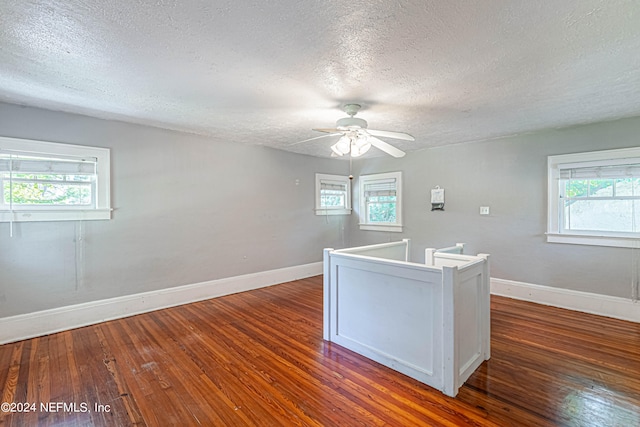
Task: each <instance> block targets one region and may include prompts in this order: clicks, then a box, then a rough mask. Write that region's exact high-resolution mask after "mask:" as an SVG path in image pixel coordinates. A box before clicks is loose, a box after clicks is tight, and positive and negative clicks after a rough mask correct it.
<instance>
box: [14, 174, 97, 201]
mask: <svg viewBox="0 0 640 427" xmlns="http://www.w3.org/2000/svg"><path fill="white" fill-rule="evenodd" d="M3 190H4V191H3V193H4V202H5V204H7V205H9V204H13V205H64V206H90V205H92V197H91V196H92V195H91V185H88V184H84V183H78V184H74V183H62V182H61V183H52V182H48V183H44V182H37V181H14V182H13V184H11V183H10V182H9V181H6V180H5V181H4V185H3Z"/></svg>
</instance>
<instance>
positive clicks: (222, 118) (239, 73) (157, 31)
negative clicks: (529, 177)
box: [0, 0, 640, 156]
mask: <svg viewBox="0 0 640 427" xmlns="http://www.w3.org/2000/svg"><path fill="white" fill-rule="evenodd" d="M0 101H4V102H8V103H14V104H20V105H30V106H38V107H44V108H48V109H53V110H61V111H67V112H75V113H80V114H86V115H90V116H95V117H100V118H106V119H117V120H123V121H129V122H135V123H142V124H147V125H152V126H157V127H162V128H168V129H174V130H178V131H185V132H192V133H197V134H203V135H209V136H211V137H212V138H213V139H214V140H216V139H217V140H221V141H226V142H236V143H243V144H263V145H267V146H271V147H274V148H280V149H285V150H290V151H295V152H299V153H304V154H310V155H317V156H329V154H330V150H329V146H330V145H331V143H332V142H333V141H332V140H331V138H326V139H319V140H314V141H310V142H308V143H305V144H297V145H290V144H291V143H293V142H296V141H299V140H302V139H307V138H311V137H314V136H318V135H319V134H317V133H315V132H313V131H311V129H312V128H314V127H332V126H333V125H334V123H335V121H336V120H337V119H339V118H341V117H344V116H346V115H345V114H344V113H343V112H342V111H341V110H340V107H341V106H342V105H343V104H345V103H352V102H355V103H360V104H362V105H363V108H362V110H361V111H360V113H359V114H358V117H360V118H363V119H365V120H367V121H368V122H369V127H371V128H373V129H381V130H395V131H404V132H408V133H410V134H412V135H414V136H415V137H416V141H415V142H407V141H397V140H389V139H387V142H390V143H393V144H394V145H395V146H397V147H398V148H401V149H402V150H405V151H408V152H410V151H412V150H418V149H423V148H429V147H435V146H439V145H444V144H452V143H461V142H472V141H482V140H487V139H493V138H498V137H501V136H505V135H513V134H518V133H524V132H531V131H535V130H539V129H545V128H557V127H565V126H571V125H575V124H581V123H589V122H597V121H603V120H613V119H617V118H622V117H630V116H637V115H640V2H637V1H631V0H629V1H624V0H602V1H596V0H565V1H560V2H559V1H556V0H541V1H524V0H517V1H492V2H465V1H441V0H433V1H425V0H407V1H395V2H393V1H382V0H380V1H370V0H367V1H364V0H351V1H348V2H347V1H338V0H332V1H331V0H330V1H309V0H295V1H293V0H281V1H276V2H267V1H263V0H259V1H258V0H244V1H240V2H239V1H214V2H212V1H204V0H202V1H186V0H185V1H176V0H173V1H171V0H166V1H165V0H157V1H154V2H152V1H143V0H133V1H131V0H127V1H124V0H105V1H100V2H96V1H90V0H84V1H83V0H66V1H60V0H5V1H2V2H0ZM383 139H384V138H383ZM375 151H377V150H374V149H372V150H371V151H370V153H372V154H370V155H372V156H375V155H376V153H375ZM378 154H379V152H378Z"/></svg>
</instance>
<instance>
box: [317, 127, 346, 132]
mask: <svg viewBox="0 0 640 427" xmlns="http://www.w3.org/2000/svg"><path fill="white" fill-rule="evenodd" d="M311 130H315V131H316V132H326V133H336V132H342V131H341V130H340V129H335V128H319V129H311Z"/></svg>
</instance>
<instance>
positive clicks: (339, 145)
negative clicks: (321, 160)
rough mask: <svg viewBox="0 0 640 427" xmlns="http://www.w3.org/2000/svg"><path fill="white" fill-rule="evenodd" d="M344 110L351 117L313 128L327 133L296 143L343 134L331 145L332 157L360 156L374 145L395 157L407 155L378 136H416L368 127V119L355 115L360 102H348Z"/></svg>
mask: <svg viewBox="0 0 640 427" xmlns="http://www.w3.org/2000/svg"><path fill="white" fill-rule="evenodd" d="M343 110H344V112H345V113H347V114H348V115H349V117H344V118H342V119H339V120H338V121H337V122H336V127H335V128H319V129H313V130H314V131H317V132H324V133H326V135H321V136H316V137H315V138H309V139H305V140H304V141H299V142H296V143H295V144H300V143H302V142H307V141H312V140H314V139H320V138H327V137H330V136H338V135H341V137H340V139H338V142H336V143H335V144H333V145H332V146H331V156H332V157H342V156H344V155H346V154H351V157H359V156H361V155H363V154H364V153H366V152H367V151H369V149H370V148H371V146H374V147H376V148H378V149H379V150H381V151H384V152H385V153H387V154H389V155H391V156H393V157H403V156H404V155H405V152H404V151H402V150H400V149H398V148H396V147H394V146H393V145H391V144H388V143H386V142H384V141H383V140H381V139H379V138H377V137H378V136H382V137H385V138H394V139H403V140H405V141H415V138H414V137H413V136H411V135H409V134H408V133H404V132H391V131H386V130H374V129H367V121H366V120H364V119H360V118H356V117H354V116H355V115H356V113H357V112H358V111H359V110H360V105H359V104H346V105H345V106H344V107H343Z"/></svg>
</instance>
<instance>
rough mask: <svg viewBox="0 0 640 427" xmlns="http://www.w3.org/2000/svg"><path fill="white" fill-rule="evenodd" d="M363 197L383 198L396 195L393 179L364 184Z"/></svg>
mask: <svg viewBox="0 0 640 427" xmlns="http://www.w3.org/2000/svg"><path fill="white" fill-rule="evenodd" d="M364 195H365V197H366V198H371V197H384V196H395V195H396V180H395V178H391V179H385V180H380V181H375V182H372V183H366V184H365V185H364Z"/></svg>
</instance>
